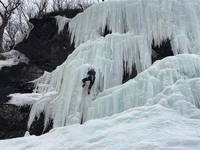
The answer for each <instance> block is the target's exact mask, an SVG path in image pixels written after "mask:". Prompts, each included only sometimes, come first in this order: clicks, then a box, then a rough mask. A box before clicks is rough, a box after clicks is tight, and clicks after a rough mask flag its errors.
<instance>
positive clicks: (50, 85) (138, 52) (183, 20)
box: [28, 0, 200, 127]
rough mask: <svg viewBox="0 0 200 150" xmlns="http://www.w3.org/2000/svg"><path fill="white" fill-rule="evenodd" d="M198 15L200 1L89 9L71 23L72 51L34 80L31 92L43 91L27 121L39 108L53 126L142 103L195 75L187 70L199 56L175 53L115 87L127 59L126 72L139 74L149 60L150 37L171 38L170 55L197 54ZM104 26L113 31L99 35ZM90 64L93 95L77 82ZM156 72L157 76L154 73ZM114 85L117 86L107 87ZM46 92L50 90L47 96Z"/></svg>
mask: <svg viewBox="0 0 200 150" xmlns="http://www.w3.org/2000/svg"><path fill="white" fill-rule="evenodd" d="M198 20H200V0H193V1H189V0H168V1H163V0H126V1H109V2H103V3H100V4H98V5H93V6H92V7H90V8H88V9H87V10H86V11H85V12H83V13H81V14H79V15H77V16H76V17H75V18H73V19H72V20H71V21H70V22H69V28H70V32H71V34H72V36H71V37H72V41H74V42H75V44H76V47H77V48H76V50H75V51H74V52H73V53H72V54H71V55H70V56H69V57H68V59H67V60H66V61H65V62H64V63H63V64H62V65H61V66H58V67H57V69H56V70H55V71H53V72H52V73H48V72H46V73H45V74H44V75H43V76H42V77H41V78H40V79H38V80H37V81H36V89H35V92H36V93H40V94H42V95H44V96H43V97H42V98H40V99H39V100H38V101H36V102H35V103H34V104H33V106H32V110H31V113H30V119H29V123H28V126H29V127H30V125H31V123H32V121H33V120H34V118H35V117H38V116H39V114H40V112H42V111H44V113H45V126H46V125H47V124H48V121H49V118H52V119H53V123H54V127H59V126H65V125H68V124H73V123H80V122H81V121H85V120H86V119H91V118H98V117H102V116H106V115H111V114H113V113H116V112H121V111H123V110H126V109H128V108H130V107H134V106H141V105H144V104H146V101H147V100H148V101H149V99H150V98H154V96H155V95H157V94H158V93H159V92H162V90H164V89H165V88H166V85H173V84H174V83H175V82H176V81H177V80H178V79H179V78H180V79H185V78H188V79H190V78H193V77H192V76H191V71H192V73H193V74H192V75H194V76H198V75H199V74H198V72H199V71H198V69H196V70H192V68H191V66H192V67H195V66H198V63H196V61H194V60H197V62H199V60H198V58H197V59H196V57H198V56H192V58H193V57H194V58H195V59H194V60H193V59H190V58H189V59H190V61H189V62H190V63H191V64H189V63H187V61H186V60H187V59H186V56H183V57H184V59H180V60H179V57H177V59H178V60H176V57H174V58H170V60H171V61H164V62H165V63H166V64H165V63H161V64H162V65H157V66H158V67H157V68H156V67H152V68H154V69H155V70H154V71H147V73H146V72H145V73H146V74H145V73H143V74H142V75H141V76H140V77H138V78H137V79H136V80H133V81H131V82H128V83H127V84H125V85H123V86H120V87H115V86H118V85H120V84H122V77H123V62H127V71H128V72H131V69H132V66H134V67H135V68H136V70H137V72H138V73H140V72H142V71H144V70H145V69H147V68H148V67H149V66H150V65H151V53H152V49H151V44H152V40H153V39H154V41H155V43H156V44H159V43H160V42H161V41H162V40H165V39H170V40H171V45H172V50H173V53H174V54H178V53H194V54H199V50H200V44H199V42H198V41H200V33H199V32H200V22H199V21H198ZM105 28H107V29H108V30H111V31H112V34H110V35H107V36H106V37H103V36H102V35H104V30H105ZM188 57H189V55H188ZM168 64H169V66H168V67H167V65H168ZM173 65H174V66H173ZM154 66H155V65H154ZM161 66H163V68H164V69H163V70H162V67H161ZM165 66H166V67H167V69H166V68H165ZM170 66H171V67H170ZM89 67H94V68H95V69H96V72H97V75H96V81H95V84H94V86H93V88H92V91H91V93H92V94H91V95H87V90H86V89H82V87H81V79H82V78H83V77H85V75H86V73H87V71H88V68H89ZM159 67H160V68H159ZM159 69H161V70H162V71H163V72H159ZM165 69H166V70H165ZM184 69H186V71H185V72H184ZM187 69H188V70H187ZM150 70H153V69H150ZM179 71H183V72H184V73H185V74H186V76H185V75H184V74H181V73H180V72H179ZM149 73H150V75H149ZM159 73H160V77H157V74H159ZM173 73H176V74H173ZM154 74H155V75H154ZM164 76H166V77H164ZM141 78H142V79H141ZM149 78H153V79H149ZM137 80H143V81H137ZM135 82H136V83H135ZM112 87H115V88H114V89H110V88H112ZM105 90H106V91H105ZM104 91H105V92H104ZM135 91H136V92H135ZM49 92H50V93H53V94H50V95H51V96H49V94H47V93H49ZM106 93H107V94H106ZM98 94H99V96H98V99H95V98H96V96H97V95H98ZM104 95H105V96H104ZM118 96H119V97H118ZM94 99H95V102H92V107H90V109H89V112H87V110H88V107H89V106H90V103H91V101H92V100H94ZM86 114H88V116H87V115H86Z"/></svg>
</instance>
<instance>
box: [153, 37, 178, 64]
mask: <svg viewBox="0 0 200 150" xmlns="http://www.w3.org/2000/svg"><path fill="white" fill-rule="evenodd" d="M151 48H152V63H154V62H155V61H156V60H161V59H163V58H165V57H167V56H174V54H173V51H172V46H171V41H170V39H166V40H163V41H162V42H161V43H160V44H159V45H157V44H155V42H154V40H153V41H152V45H151Z"/></svg>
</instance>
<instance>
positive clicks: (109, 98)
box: [87, 54, 200, 119]
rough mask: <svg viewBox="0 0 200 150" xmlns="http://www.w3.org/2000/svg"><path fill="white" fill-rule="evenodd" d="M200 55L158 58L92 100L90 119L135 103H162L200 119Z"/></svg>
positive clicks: (109, 113)
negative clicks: (146, 67)
mask: <svg viewBox="0 0 200 150" xmlns="http://www.w3.org/2000/svg"><path fill="white" fill-rule="evenodd" d="M199 85H200V56H199V55H192V54H181V55H177V56H174V57H168V58H165V59H164V60H162V61H158V62H156V63H155V64H154V65H153V66H151V67H150V68H148V69H147V70H146V71H144V72H142V73H140V74H139V75H138V76H137V77H136V78H135V79H132V80H130V81H129V82H128V83H125V84H123V85H120V86H117V87H114V88H111V89H108V90H106V91H104V92H102V93H101V94H99V96H98V97H97V98H96V99H95V101H93V102H92V105H91V107H90V108H89V111H88V115H87V119H94V118H100V117H105V116H109V115H112V114H115V113H119V112H122V111H125V110H127V109H129V108H132V107H139V106H144V105H146V106H150V105H154V104H160V105H163V106H164V107H167V108H169V109H173V110H176V111H177V112H178V113H180V114H181V115H183V116H187V117H188V116H190V117H192V118H198V119H200V116H199V113H200V110H199V109H198V108H200V92H199V90H200V86H199Z"/></svg>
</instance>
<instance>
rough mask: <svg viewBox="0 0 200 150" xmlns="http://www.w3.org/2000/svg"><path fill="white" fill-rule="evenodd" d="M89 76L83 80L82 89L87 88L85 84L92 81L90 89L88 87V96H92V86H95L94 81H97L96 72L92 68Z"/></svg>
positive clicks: (88, 73)
mask: <svg viewBox="0 0 200 150" xmlns="http://www.w3.org/2000/svg"><path fill="white" fill-rule="evenodd" d="M87 75H88V76H87V77H86V78H84V79H83V80H82V82H83V85H82V87H84V86H85V82H86V81H90V85H89V87H88V94H90V90H91V88H92V85H93V84H94V81H95V75H96V72H95V70H94V69H93V68H92V69H90V70H89V71H88V72H87Z"/></svg>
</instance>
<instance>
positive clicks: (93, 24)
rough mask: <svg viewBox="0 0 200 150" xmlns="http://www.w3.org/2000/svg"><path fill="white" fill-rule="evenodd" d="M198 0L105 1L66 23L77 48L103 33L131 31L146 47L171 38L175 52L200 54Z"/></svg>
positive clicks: (199, 6)
mask: <svg viewBox="0 0 200 150" xmlns="http://www.w3.org/2000/svg"><path fill="white" fill-rule="evenodd" d="M199 20H200V1H199V0H192V1H191V0H123V1H107V2H104V3H100V4H96V5H93V6H91V7H90V8H88V9H87V10H86V11H84V13H81V14H79V15H77V17H75V18H74V19H72V21H71V22H70V24H69V27H70V30H71V32H72V41H73V40H74V41H75V46H76V47H77V46H78V45H80V44H81V43H84V42H85V41H88V40H95V39H98V38H99V37H101V36H102V35H103V34H104V30H105V28H106V27H107V29H108V30H110V31H112V33H127V32H129V33H132V34H133V36H143V37H144V39H146V40H145V43H142V44H143V45H145V44H147V45H148V46H147V47H150V46H151V43H152V40H153V39H154V41H155V44H159V43H161V41H163V40H165V39H170V40H171V44H172V49H173V50H174V52H175V54H177V53H198V54H199V53H200V52H199V50H200V43H199V41H200V22H199Z"/></svg>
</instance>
